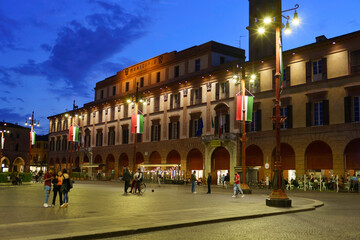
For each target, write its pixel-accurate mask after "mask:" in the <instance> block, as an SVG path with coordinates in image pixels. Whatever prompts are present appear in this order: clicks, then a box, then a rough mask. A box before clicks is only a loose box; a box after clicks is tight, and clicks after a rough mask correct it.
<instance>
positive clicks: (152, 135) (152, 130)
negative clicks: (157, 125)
mask: <svg viewBox="0 0 360 240" xmlns="http://www.w3.org/2000/svg"><path fill="white" fill-rule="evenodd" d="M151 141H154V125H152V126H151Z"/></svg>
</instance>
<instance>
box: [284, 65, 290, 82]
mask: <svg viewBox="0 0 360 240" xmlns="http://www.w3.org/2000/svg"><path fill="white" fill-rule="evenodd" d="M285 81H286V83H285V87H290V66H287V67H286V79H285Z"/></svg>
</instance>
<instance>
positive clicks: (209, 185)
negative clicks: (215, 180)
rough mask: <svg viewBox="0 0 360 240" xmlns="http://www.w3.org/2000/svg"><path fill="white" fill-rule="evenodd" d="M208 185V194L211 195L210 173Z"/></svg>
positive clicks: (209, 174)
mask: <svg viewBox="0 0 360 240" xmlns="http://www.w3.org/2000/svg"><path fill="white" fill-rule="evenodd" d="M207 185H208V192H207V194H210V193H211V173H208V177H207Z"/></svg>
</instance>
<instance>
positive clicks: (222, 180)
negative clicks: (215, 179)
mask: <svg viewBox="0 0 360 240" xmlns="http://www.w3.org/2000/svg"><path fill="white" fill-rule="evenodd" d="M221 182H222V185H223V187H225V174H223V175H222V177H221Z"/></svg>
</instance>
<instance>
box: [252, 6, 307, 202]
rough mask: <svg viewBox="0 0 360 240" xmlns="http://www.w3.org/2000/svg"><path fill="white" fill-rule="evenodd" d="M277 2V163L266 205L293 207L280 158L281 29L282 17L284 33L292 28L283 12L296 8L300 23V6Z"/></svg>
mask: <svg viewBox="0 0 360 240" xmlns="http://www.w3.org/2000/svg"><path fill="white" fill-rule="evenodd" d="M276 4H277V6H276V10H277V13H276V14H275V21H274V27H275V46H276V73H275V117H273V121H274V122H275V129H276V155H275V164H274V179H273V191H272V192H271V194H270V196H269V197H268V198H267V199H266V205H267V206H274V207H291V200H290V199H289V198H288V196H287V195H286V193H285V183H284V181H283V179H284V177H283V173H282V166H281V159H280V144H281V140H280V127H281V123H282V122H284V121H285V119H286V117H282V116H281V115H280V87H281V86H280V85H281V79H280V78H281V76H282V74H283V72H282V71H283V70H282V62H281V61H282V50H281V48H282V45H281V44H282V41H281V29H282V28H283V27H284V25H283V24H282V21H281V20H282V18H285V19H286V20H287V21H286V27H285V30H284V33H285V34H290V33H291V29H290V25H289V20H290V17H289V16H283V15H282V13H284V12H289V11H292V10H295V14H294V17H293V21H292V22H293V24H294V25H298V24H299V23H300V20H299V18H298V15H297V12H296V9H298V8H299V5H298V4H296V5H295V7H294V8H291V9H288V10H284V11H281V0H277V2H276ZM264 22H265V21H264ZM261 27H264V26H261ZM259 32H260V31H259ZM264 32H265V30H264ZM264 32H263V33H264Z"/></svg>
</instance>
